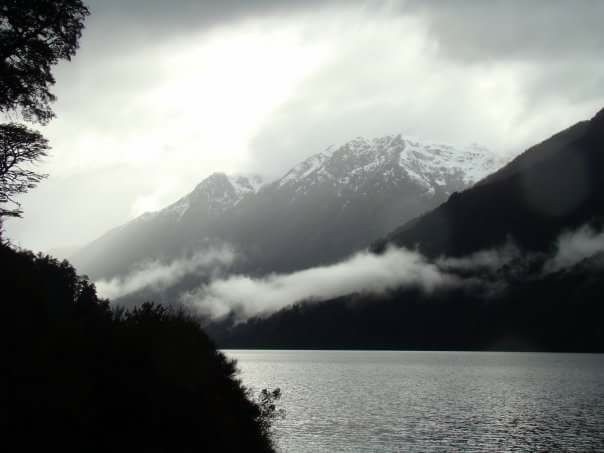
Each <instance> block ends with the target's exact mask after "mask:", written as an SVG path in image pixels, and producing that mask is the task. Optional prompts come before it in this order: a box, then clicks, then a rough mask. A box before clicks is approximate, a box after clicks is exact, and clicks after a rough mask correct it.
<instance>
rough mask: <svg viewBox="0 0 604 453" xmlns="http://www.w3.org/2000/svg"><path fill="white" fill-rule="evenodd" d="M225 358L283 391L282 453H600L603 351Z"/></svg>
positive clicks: (252, 381)
mask: <svg viewBox="0 0 604 453" xmlns="http://www.w3.org/2000/svg"><path fill="white" fill-rule="evenodd" d="M225 352H226V354H227V355H228V356H230V357H233V358H236V359H237V360H238V361H239V367H240V369H241V371H242V374H241V377H242V379H243V382H244V383H245V384H246V385H247V386H248V387H252V388H254V389H257V390H259V389H262V388H264V387H271V388H274V387H280V388H281V390H282V392H283V397H282V400H281V407H284V408H285V410H286V411H287V416H286V418H285V419H284V420H282V421H280V422H279V423H278V424H277V426H276V434H277V439H278V443H279V447H280V449H281V451H284V452H295V453H298V452H370V451H380V452H381V451H386V452H395V451H401V452H403V451H404V452H407V451H581V452H583V451H603V452H604V355H591V354H540V353H506V352H493V353H491V352H486V353H485V352H391V351H388V352H385V351H383V352H382V351H370V352H367V351H253V350H247V351H240V350H229V351H225Z"/></svg>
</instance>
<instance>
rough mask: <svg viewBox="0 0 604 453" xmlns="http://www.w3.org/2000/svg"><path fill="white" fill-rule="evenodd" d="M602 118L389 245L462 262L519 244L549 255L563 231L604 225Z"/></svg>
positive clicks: (538, 149)
mask: <svg viewBox="0 0 604 453" xmlns="http://www.w3.org/2000/svg"><path fill="white" fill-rule="evenodd" d="M603 171H604V110H602V111H600V112H599V113H598V114H597V115H596V116H594V118H593V119H591V120H590V121H588V122H581V123H578V124H576V125H574V126H572V127H570V128H569V129H566V130H564V131H562V132H560V133H558V134H556V135H554V136H553V137H551V138H550V139H548V140H546V141H544V142H542V143H540V144H539V145H536V146H534V147H533V148H531V149H529V150H528V151H527V152H526V153H524V154H523V155H521V156H519V157H517V158H516V159H515V160H513V161H512V162H510V163H509V164H508V165H507V166H505V167H504V168H502V169H501V170H499V171H498V172H496V173H495V174H493V175H491V176H489V177H487V178H486V179H484V180H483V181H481V182H480V183H479V184H476V185H475V186H474V187H471V188H469V189H468V190H466V191H464V192H463V193H460V194H454V195H453V196H451V197H450V198H449V200H448V201H447V202H446V203H444V204H443V205H442V206H439V207H438V208H437V209H435V210H433V211H431V212H429V213H426V214H425V215H423V216H420V217H419V218H417V219H415V220H413V221H411V222H409V223H407V224H405V225H403V226H402V227H400V228H398V229H397V230H395V231H394V232H392V233H391V234H389V235H388V236H387V237H386V238H385V239H384V240H381V241H378V243H376V244H375V246H374V249H375V250H379V249H380V248H383V247H384V246H385V245H386V244H389V243H390V244H395V245H397V246H406V247H412V246H415V245H418V246H419V248H420V250H421V251H422V252H423V253H425V254H427V255H429V256H437V255H440V254H445V255H449V256H459V255H465V254H468V253H472V252H475V251H477V250H481V249H487V248H491V247H495V246H497V245H500V244H502V243H503V242H505V241H506V240H507V239H508V238H511V239H513V240H514V241H516V243H518V245H520V246H521V247H522V248H523V249H525V250H530V251H546V250H547V249H548V248H550V247H551V246H552V244H553V242H554V240H555V239H556V237H557V236H558V235H559V234H560V233H561V232H562V231H564V230H565V229H576V228H578V227H580V226H582V225H584V224H586V223H589V222H595V223H601V221H602V219H603V218H604V179H603V178H602V174H603Z"/></svg>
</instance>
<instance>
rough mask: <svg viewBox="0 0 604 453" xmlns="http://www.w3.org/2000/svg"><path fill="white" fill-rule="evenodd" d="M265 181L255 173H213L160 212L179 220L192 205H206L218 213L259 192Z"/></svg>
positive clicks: (209, 211) (209, 210) (208, 208)
mask: <svg viewBox="0 0 604 453" xmlns="http://www.w3.org/2000/svg"><path fill="white" fill-rule="evenodd" d="M263 183H264V182H263V180H262V177H261V176H259V175H255V174H252V175H227V174H225V173H221V172H216V173H212V174H211V175H210V176H208V177H207V178H205V179H204V180H203V181H201V182H200V183H199V184H198V185H197V186H196V187H195V189H193V191H192V192H191V193H189V194H188V195H186V196H184V197H183V198H181V199H180V200H178V201H177V202H176V203H174V204H172V205H170V206H168V207H167V208H165V209H163V210H162V211H160V212H159V214H161V215H167V216H176V218H177V220H181V219H182V217H183V216H184V215H185V214H186V213H187V212H189V210H190V209H191V207H192V206H204V207H205V209H204V211H207V212H208V213H210V214H215V215H217V214H220V213H222V212H224V211H226V210H227V209H230V208H232V207H234V206H236V205H237V204H238V203H239V202H240V201H241V200H243V199H244V198H245V197H247V196H249V195H251V194H255V193H257V192H258V190H260V188H261V187H262V185H263Z"/></svg>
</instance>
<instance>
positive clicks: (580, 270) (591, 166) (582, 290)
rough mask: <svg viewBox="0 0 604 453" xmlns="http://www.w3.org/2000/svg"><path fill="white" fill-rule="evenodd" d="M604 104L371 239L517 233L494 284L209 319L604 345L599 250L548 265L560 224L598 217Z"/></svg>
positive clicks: (405, 343)
mask: <svg viewBox="0 0 604 453" xmlns="http://www.w3.org/2000/svg"><path fill="white" fill-rule="evenodd" d="M602 174H604V110H603V111H601V112H599V113H598V114H597V115H596V116H595V117H594V118H593V119H592V120H591V121H589V122H584V123H579V124H578V125H576V126H573V127H571V128H570V129H567V130H566V131H564V132H562V133H560V134H557V135H556V136H554V137H552V139H550V140H547V141H545V142H543V143H541V144H540V145H537V146H535V147H533V148H531V149H530V150H528V151H527V152H526V153H525V154H524V155H522V156H521V157H519V158H517V159H516V160H515V161H513V162H512V163H510V164H509V165H508V166H507V167H505V168H504V169H502V170H501V171H500V172H498V173H496V174H494V175H492V176H490V177H489V178H486V179H485V180H484V181H482V182H481V183H479V184H477V185H476V186H474V187H473V188H471V189H468V190H466V191H465V192H463V193H459V194H454V195H452V196H451V197H450V199H449V200H448V201H447V202H446V203H445V204H443V205H442V206H440V207H439V208H437V209H435V210H434V211H431V212H429V213H428V214H426V215H423V216H421V217H419V218H417V219H415V220H413V221H411V222H409V223H407V224H406V225H404V226H403V227H401V228H399V229H398V230H396V231H394V232H393V233H392V234H390V235H389V236H388V237H387V238H386V239H384V240H380V241H378V242H377V243H376V244H375V245H374V247H373V248H374V251H375V252H376V253H380V252H381V251H382V250H384V249H385V248H386V246H387V245H388V244H395V245H397V246H406V247H415V246H417V247H418V248H419V250H421V251H422V252H423V253H425V254H426V255H428V256H430V257H439V256H442V255H450V256H465V255H468V254H470V253H472V252H477V251H480V250H485V249H489V248H493V247H498V246H501V245H502V244H503V243H505V242H506V241H507V240H513V241H514V242H515V243H516V244H518V245H519V246H520V247H522V249H523V250H524V253H525V256H530V257H532V258H531V259H520V258H518V259H516V260H515V261H512V262H511V263H508V264H507V265H505V266H503V267H502V268H501V269H499V270H498V271H497V274H496V275H491V276H487V277H485V276H484V275H480V274H472V273H470V274H469V275H463V277H466V278H467V277H470V278H481V279H483V278H486V279H487V280H490V281H489V282H490V283H491V285H490V286H486V287H482V288H477V287H475V286H471V285H470V286H462V287H459V288H457V289H453V290H452V289H449V290H437V291H436V292H434V293H432V294H430V295H427V294H425V293H424V292H421V291H420V290H418V289H413V288H407V289H399V290H397V291H392V292H389V293H386V294H382V295H351V296H346V297H342V298H339V299H336V300H331V301H326V302H322V303H299V304H297V305H295V306H294V307H291V308H286V309H283V310H281V311H279V312H277V313H274V314H272V315H270V316H268V317H266V318H264V319H263V318H254V319H250V320H248V321H246V322H242V323H239V324H233V320H231V319H227V320H223V321H221V322H217V323H214V324H212V325H211V326H209V329H210V332H211V335H213V336H214V337H215V338H216V339H217V341H218V343H219V344H220V345H221V346H222V347H267V348H271V347H279V348H281V347H282V348H347V349H348V348H353V349H374V348H375V349H462V350H463V349H479V350H480V349H495V350H547V351H599V352H602V351H604V330H603V328H602V325H601V322H600V320H601V319H602V315H604V307H603V306H602V304H601V295H602V291H603V290H604V287H603V283H602V282H604V268H603V267H602V264H603V260H602V256H597V255H596V256H594V257H592V258H590V259H587V260H584V261H583V262H581V263H579V264H578V265H576V266H574V267H572V268H570V269H565V270H561V271H558V272H552V273H545V272H543V265H544V261H545V258H544V257H545V256H546V254H547V253H549V252H552V250H553V249H554V246H555V240H556V238H557V237H558V236H559V235H560V234H561V233H562V232H564V231H567V230H573V229H576V228H578V227H580V226H582V225H586V224H591V225H592V226H595V227H597V228H598V227H600V226H601V225H602V219H603V214H604V186H603V185H604V182H603V180H602V178H601V175H602Z"/></svg>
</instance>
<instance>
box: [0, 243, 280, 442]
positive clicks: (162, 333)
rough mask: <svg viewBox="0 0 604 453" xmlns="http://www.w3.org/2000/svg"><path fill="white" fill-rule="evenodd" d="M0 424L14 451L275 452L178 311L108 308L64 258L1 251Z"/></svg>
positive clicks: (251, 408) (267, 402)
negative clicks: (0, 369)
mask: <svg viewBox="0 0 604 453" xmlns="http://www.w3.org/2000/svg"><path fill="white" fill-rule="evenodd" d="M0 269H2V272H0V288H2V305H1V308H2V316H1V317H0V331H1V332H2V333H1V340H2V367H3V370H2V373H0V431H1V432H2V433H3V439H2V441H3V442H2V443H3V445H4V446H5V447H6V446H8V445H15V446H17V447H18V450H19V451H33V450H36V451H39V450H40V449H41V448H43V449H44V450H47V449H51V450H55V449H57V450H58V451H74V452H75V451H77V452H81V451H93V452H94V451H128V452H185V451H211V452H216V451H233V452H235V451H237V452H240V451H260V452H261V451H272V449H273V448H272V444H271V439H270V432H269V431H270V424H271V421H272V419H273V418H274V416H275V414H276V413H277V412H276V409H275V406H274V401H275V400H276V399H278V397H279V396H280V394H279V392H278V391H277V392H268V391H266V392H265V393H264V394H261V395H260V397H259V400H258V402H255V401H254V400H253V399H251V395H250V394H249V392H248V391H247V390H246V389H245V388H244V387H243V386H242V385H241V382H240V381H239V380H238V379H237V370H236V367H235V364H234V362H233V361H230V360H228V359H227V358H226V357H225V356H224V355H223V354H222V353H220V352H219V351H217V350H216V349H215V347H214V345H213V343H212V342H211V341H210V340H209V339H208V337H207V336H206V335H205V333H204V332H203V331H202V330H201V328H200V326H199V323H198V322H197V321H196V320H195V319H194V318H192V317H191V316H189V315H187V313H185V312H184V311H182V310H181V311H177V310H168V309H166V308H164V307H162V306H160V305H154V304H151V303H147V304H144V305H143V306H141V307H139V308H136V309H134V310H132V311H129V312H126V311H119V310H118V311H112V310H111V309H110V307H109V304H108V302H107V301H104V300H99V299H98V298H97V296H96V291H95V288H94V285H92V284H91V283H90V282H89V281H88V280H87V279H86V278H83V277H79V276H78V275H77V274H76V272H75V270H74V269H73V267H72V266H71V265H70V264H69V263H68V262H66V261H63V262H58V261H57V260H55V259H53V258H51V257H48V256H42V255H33V254H31V253H29V252H20V251H15V250H13V249H11V248H9V247H7V246H0Z"/></svg>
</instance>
